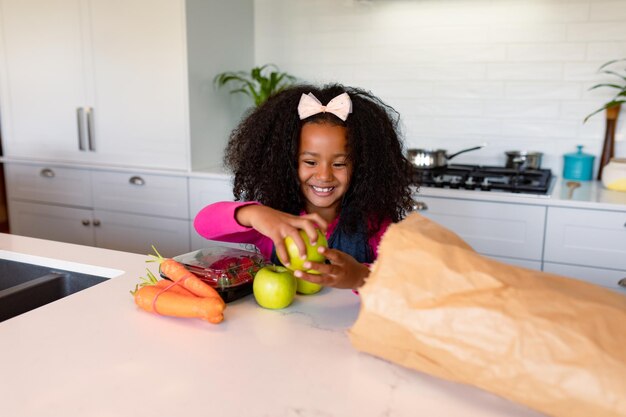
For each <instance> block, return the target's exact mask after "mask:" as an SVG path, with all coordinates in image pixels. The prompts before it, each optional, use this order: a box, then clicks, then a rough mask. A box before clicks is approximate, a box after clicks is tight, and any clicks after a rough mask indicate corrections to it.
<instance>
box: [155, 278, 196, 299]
mask: <svg viewBox="0 0 626 417" xmlns="http://www.w3.org/2000/svg"><path fill="white" fill-rule="evenodd" d="M154 286H155V287H157V288H160V289H162V290H165V291H166V292H170V291H171V292H173V293H176V294H180V295H186V296H187V297H195V296H196V295H195V294H194V293H192V292H191V291H189V290H186V289H185V288H183V287H182V285H179V284H174V283H173V282H172V281H170V280H167V279H161V280H159V281H157V282H156V284H154Z"/></svg>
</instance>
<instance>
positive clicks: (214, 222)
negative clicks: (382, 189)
mask: <svg viewBox="0 0 626 417" xmlns="http://www.w3.org/2000/svg"><path fill="white" fill-rule="evenodd" d="M247 204H259V203H258V202H249V201H248V202H232V201H222V202H219V203H214V204H211V205H208V206H206V207H205V208H203V209H202V210H200V212H199V213H198V214H197V215H196V218H195V219H194V227H195V229H196V231H197V232H198V234H199V235H200V236H202V237H204V238H205V239H209V240H217V241H222V242H232V243H251V244H253V245H255V246H256V247H257V248H258V249H259V251H260V252H261V254H262V255H263V256H264V257H265V258H266V259H270V258H271V256H272V250H273V249H274V242H272V240H271V239H270V238H268V237H267V236H265V235H262V234H261V233H259V232H257V231H256V230H255V229H253V228H251V227H246V226H242V225H240V224H239V223H237V220H236V219H235V211H236V210H237V209H238V208H239V207H242V206H244V205H247ZM338 222H339V217H337V218H335V220H333V221H332V222H331V223H330V224H329V225H328V229H327V230H326V238H327V239H328V238H330V236H331V235H332V233H333V231H334V230H335V228H336V227H337V223H338ZM390 224H391V222H390V221H385V222H383V224H382V226H381V227H380V229H379V230H378V232H377V233H375V234H374V235H373V236H372V237H371V238H370V239H369V241H368V244H369V245H370V248H371V249H372V253H373V254H374V259H376V258H377V256H378V244H379V243H380V239H381V238H382V236H383V234H384V233H385V232H386V231H387V228H388V227H389V225H390Z"/></svg>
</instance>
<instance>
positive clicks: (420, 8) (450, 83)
mask: <svg viewBox="0 0 626 417" xmlns="http://www.w3.org/2000/svg"><path fill="white" fill-rule="evenodd" d="M616 58H626V0H616V1H602V0H491V1H489V0H413V1H410V0H371V1H365V0H255V62H256V63H257V64H263V63H267V62H273V63H276V64H277V65H279V66H280V67H281V69H283V70H286V71H289V72H291V73H293V74H295V75H297V76H298V77H300V78H301V79H304V80H307V81H311V82H316V83H324V82H330V81H337V82H341V83H344V84H347V85H354V86H359V87H363V88H366V89H369V90H371V91H372V92H373V93H374V94H376V95H378V96H379V97H381V98H382V99H383V100H385V101H386V102H387V103H388V104H390V105H392V106H393V107H395V108H396V110H398V111H399V112H400V114H401V117H402V120H403V125H404V134H405V138H406V145H407V147H441V148H444V149H448V150H449V151H451V152H453V151H457V150H460V149H462V148H464V147H470V146H472V145H475V144H479V143H482V142H487V143H489V146H488V147H487V148H485V149H483V150H480V151H478V152H472V153H468V154H464V155H462V156H459V157H458V159H453V161H455V162H465V163H480V164H496V165H503V164H504V162H505V156H504V151H505V150H519V149H525V150H537V151H541V152H544V153H545V156H544V161H543V166H544V167H549V168H552V169H553V170H554V173H555V174H557V175H560V173H561V169H562V168H561V167H562V155H563V154H564V153H567V152H571V151H575V149H576V145H577V144H581V145H585V150H586V151H587V152H590V153H593V154H595V155H596V156H597V157H599V154H600V152H601V145H602V141H603V138H604V130H605V129H604V127H605V120H604V115H603V114H598V115H596V116H594V117H593V118H592V119H590V120H589V121H588V122H587V123H586V124H583V123H582V120H583V119H584V117H585V116H586V115H587V114H588V113H590V112H592V111H593V110H595V109H596V108H597V107H599V106H600V105H602V104H603V103H604V102H605V101H606V100H607V99H608V98H610V97H611V96H612V95H611V92H610V91H608V90H605V91H603V90H595V91H588V89H589V87H591V86H592V85H594V84H596V83H598V82H601V81H605V80H607V78H606V77H603V76H600V75H599V74H598V73H597V71H596V70H597V68H598V67H599V66H600V65H601V64H603V63H604V62H606V61H608V60H611V59H616ZM624 67H626V64H623V65H622V68H624ZM620 118H621V121H620V123H619V124H618V132H617V139H618V143H617V148H616V154H617V156H621V157H626V121H624V119H626V109H623V110H622V112H621V114H620ZM597 159H598V158H596V162H597Z"/></svg>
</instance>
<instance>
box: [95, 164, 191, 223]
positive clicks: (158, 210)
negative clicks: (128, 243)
mask: <svg viewBox="0 0 626 417" xmlns="http://www.w3.org/2000/svg"><path fill="white" fill-rule="evenodd" d="M93 197H94V198H93V200H94V207H95V208H96V209H105V210H113V211H121V212H128V213H139V214H148V215H153V216H164V217H173V218H179V219H188V216H189V203H188V197H187V178H185V177H170V176H164V175H152V174H149V175H148V174H134V173H125V172H107V171H94V172H93Z"/></svg>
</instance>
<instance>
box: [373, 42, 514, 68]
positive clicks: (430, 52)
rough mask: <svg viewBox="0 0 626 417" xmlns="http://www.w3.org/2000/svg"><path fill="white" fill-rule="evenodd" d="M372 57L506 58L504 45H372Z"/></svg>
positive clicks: (461, 60) (421, 60)
mask: <svg viewBox="0 0 626 417" xmlns="http://www.w3.org/2000/svg"><path fill="white" fill-rule="evenodd" d="M372 49H373V51H372V58H373V59H375V60H381V61H385V62H389V63H397V64H403V63H404V64H407V63H430V62H458V63H464V62H477V61H479V62H498V61H504V60H505V58H506V47H505V46H504V45H486V44H480V45H450V46H447V47H445V48H442V47H441V46H431V45H427V46H426V45H425V46H411V47H405V48H389V47H373V48H372Z"/></svg>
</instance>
